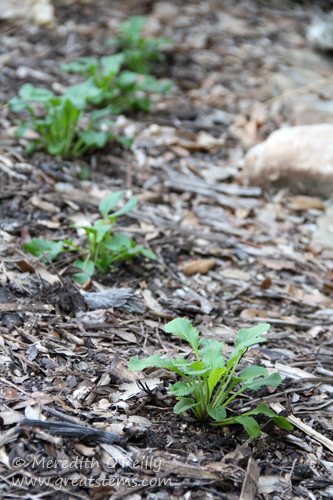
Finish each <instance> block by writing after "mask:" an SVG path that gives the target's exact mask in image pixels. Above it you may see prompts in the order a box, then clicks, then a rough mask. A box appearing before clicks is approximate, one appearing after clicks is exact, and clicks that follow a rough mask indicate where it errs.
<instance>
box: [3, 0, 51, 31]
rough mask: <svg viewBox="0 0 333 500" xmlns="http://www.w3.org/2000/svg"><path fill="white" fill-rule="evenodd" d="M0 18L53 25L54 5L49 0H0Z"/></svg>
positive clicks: (17, 21)
mask: <svg viewBox="0 0 333 500" xmlns="http://www.w3.org/2000/svg"><path fill="white" fill-rule="evenodd" d="M0 19H3V20H10V21H13V22H16V23H19V24H23V23H32V24H36V25H38V26H39V25H46V26H53V25H54V22H55V17H54V7H53V5H52V2H51V1H50V0H11V1H10V2H8V0H0Z"/></svg>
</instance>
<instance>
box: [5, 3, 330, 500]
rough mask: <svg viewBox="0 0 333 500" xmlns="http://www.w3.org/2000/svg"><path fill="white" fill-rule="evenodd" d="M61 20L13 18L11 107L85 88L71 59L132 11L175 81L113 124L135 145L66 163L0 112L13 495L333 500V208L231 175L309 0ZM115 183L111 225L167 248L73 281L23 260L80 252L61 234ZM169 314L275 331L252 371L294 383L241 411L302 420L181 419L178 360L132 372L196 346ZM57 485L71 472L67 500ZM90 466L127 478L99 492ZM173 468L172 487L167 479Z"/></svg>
mask: <svg viewBox="0 0 333 500" xmlns="http://www.w3.org/2000/svg"><path fill="white" fill-rule="evenodd" d="M55 11H56V17H57V20H58V24H57V26H55V27H53V28H51V29H46V28H32V27H29V25H25V26H23V27H22V28H20V29H19V28H17V27H15V26H14V25H11V24H10V22H8V21H7V22H6V24H5V23H3V22H2V27H3V30H2V33H1V36H0V44H1V47H2V52H3V53H4V54H6V53H9V54H11V53H12V52H11V51H13V47H14V45H15V51H14V52H13V55H12V57H11V58H10V59H8V60H4V61H3V65H4V67H3V75H2V79H3V81H2V89H1V94H2V101H3V102H7V101H8V100H9V99H10V98H12V97H14V96H15V95H16V94H17V91H18V90H19V88H20V87H21V85H22V83H24V82H23V78H29V79H31V80H29V81H31V82H32V83H33V84H34V85H36V86H40V85H41V84H43V85H44V86H45V87H47V88H49V90H52V91H58V90H57V89H60V88H61V86H65V85H67V84H68V82H73V80H72V79H73V76H72V75H69V74H66V73H63V72H62V71H61V70H60V66H61V64H67V63H69V62H72V61H73V60H75V59H76V58H77V57H80V56H83V55H86V54H88V53H89V54H92V55H96V56H98V57H100V56H101V55H106V54H107V53H108V52H107V50H108V49H107V47H106V46H105V41H106V39H108V38H111V37H114V36H115V35H116V30H115V27H116V25H117V24H119V23H120V22H123V21H124V20H126V19H127V18H128V17H129V16H130V15H132V14H133V13H135V14H144V15H146V16H147V19H148V22H147V26H146V31H147V33H148V34H149V33H151V34H154V35H157V36H166V37H168V38H170V39H171V40H172V41H173V43H174V47H173V49H170V48H168V49H167V51H166V60H165V61H162V62H161V63H159V65H158V66H157V69H156V71H157V73H158V76H162V77H167V78H171V79H172V81H173V85H174V87H173V89H172V91H171V92H169V93H168V94H166V95H165V96H160V95H158V94H156V96H154V102H153V105H152V106H151V110H150V112H149V113H147V114H143V113H140V114H138V115H131V114H129V115H127V116H126V117H125V116H121V117H118V118H117V123H116V126H117V130H118V133H119V134H123V135H125V136H126V137H129V136H130V137H133V138H134V141H133V145H132V147H131V149H130V150H124V149H122V148H121V146H119V145H117V144H112V146H111V145H110V146H106V148H105V150H103V151H98V152H97V153H94V154H92V155H91V156H84V157H82V158H80V159H78V160H75V161H70V160H66V161H59V160H57V159H56V158H54V157H50V156H48V155H46V154H44V153H41V152H38V151H36V152H35V153H34V154H33V156H31V157H26V156H25V155H24V152H23V151H24V146H25V139H24V138H22V139H20V140H19V142H18V141H17V139H16V138H15V137H14V134H13V130H12V128H11V124H12V123H11V122H12V119H13V117H12V116H11V115H10V111H9V109H8V108H7V107H6V106H3V108H2V109H1V116H0V118H1V152H0V153H1V154H0V170H1V177H0V185H1V202H0V210H1V221H0V254H1V256H2V257H1V264H0V265H1V267H0V285H1V288H0V314H1V323H0V350H1V353H0V365H1V374H0V388H1V393H0V397H1V400H0V404H1V406H0V422H1V426H2V431H1V436H0V443H1V444H0V469H1V477H2V478H3V485H2V487H1V488H2V496H3V498H13V497H17V496H19V497H24V498H28V497H29V498H31V495H34V498H39V497H42V496H43V495H44V494H45V495H47V496H48V497H51V498H60V497H61V498H68V499H72V498H73V499H74V498H78V497H79V498H96V499H97V498H103V499H104V498H105V499H106V498H111V499H116V498H124V497H126V496H127V497H129V498H135V499H138V500H139V499H140V498H150V499H155V498H156V499H158V498H176V497H180V496H181V497H184V498H187V499H190V498H193V499H196V498H206V497H207V498H208V496H207V495H209V497H210V498H226V499H230V500H233V499H236V498H239V497H240V495H241V498H244V499H245V498H246V499H247V498H249V499H253V498H260V499H265V500H266V499H273V498H274V499H283V500H284V499H286V500H287V499H290V498H310V499H313V498H330V497H331V492H332V488H333V479H332V478H333V470H332V466H331V462H332V453H333V447H332V446H333V443H332V440H333V435H332V432H333V425H332V411H333V403H332V391H333V387H332V386H333V384H332V377H333V366H332V354H333V351H332V342H333V330H332V326H331V322H332V321H331V318H332V311H333V303H332V302H333V289H332V284H331V282H332V272H333V254H332V251H331V244H330V232H329V221H330V218H329V213H330V212H329V202H325V201H322V200H320V199H317V198H311V197H306V196H291V195H289V194H288V192H287V191H280V192H278V193H268V192H265V193H263V192H262V191H261V190H260V189H259V188H254V187H245V186H242V185H241V182H240V181H241V163H242V158H243V154H244V152H245V151H246V150H247V149H248V147H250V146H251V145H253V144H256V143H258V142H261V141H262V140H263V139H265V138H266V137H267V135H268V134H269V133H270V132H272V131H273V130H275V129H276V128H278V127H280V126H281V125H284V124H285V121H284V120H285V118H284V117H283V115H282V114H280V113H279V112H276V113H274V109H273V108H268V107H266V106H265V104H263V103H262V101H263V100H264V98H263V97H262V96H263V93H264V91H263V90H261V89H262V88H263V84H264V82H265V78H266V76H267V75H268V74H269V73H270V72H272V71H276V70H279V69H281V68H282V66H283V64H284V63H283V61H282V60H281V57H280V47H281V45H283V47H284V48H285V49H286V50H290V51H292V50H294V48H295V47H298V48H299V49H300V50H302V47H303V44H304V38H303V36H302V35H300V34H299V33H302V26H303V25H304V22H307V21H308V20H310V19H311V17H312V15H313V11H312V7H311V6H306V5H302V6H301V7H298V9H294V8H291V7H290V4H287V3H284V2H282V3H280V4H279V7H278V8H275V9H269V8H268V7H263V6H262V5H259V4H257V3H256V2H246V3H240V4H237V5H232V6H231V5H230V6H228V5H227V4H226V5H225V6H224V7H223V8H222V6H221V5H220V4H218V5H213V3H211V4H210V3H208V2H202V3H196V2H193V3H192V2H187V3H186V4H182V5H181V4H176V3H166V2H161V3H156V4H154V5H153V6H150V5H149V6H148V5H145V6H143V5H136V6H134V4H133V3H132V2H130V1H127V2H122V3H118V2H116V3H112V4H111V3H109V2H103V1H102V0H101V1H100V2H97V3H96V5H95V4H94V5H92V3H89V2H88V3H86V4H85V5H84V6H82V5H81V4H75V3H71V2H67V3H66V5H64V4H62V5H61V6H60V4H59V5H58V4H56V8H55ZM259 13H260V15H259ZM16 47H18V48H16ZM221 67H222V68H223V70H222V71H221ZM24 68H28V70H29V71H28V73H27V70H24V71H23V69H24ZM37 68H38V72H37V71H35V70H36V69H37ZM27 75H28V76H27ZM44 75H47V78H45V77H44ZM240 75H241V78H240ZM87 172H88V174H89V175H88V178H86V179H84V178H83V177H84V173H87ZM122 189H123V190H127V191H126V196H127V199H129V198H130V197H131V196H132V195H133V196H135V197H136V198H137V200H138V206H137V207H136V208H135V209H134V210H132V211H131V212H130V213H128V214H127V215H126V216H125V215H124V216H122V218H119V221H117V225H116V226H115V228H114V230H115V231H116V232H120V233H124V234H126V235H127V236H128V237H129V238H132V239H134V240H135V242H136V243H137V244H142V245H144V246H145V247H146V248H149V249H150V250H151V251H153V252H154V253H155V254H156V256H157V260H156V261H149V260H147V259H145V258H144V257H143V256H140V257H137V258H136V259H133V260H131V261H126V262H123V263H120V264H117V267H116V268H114V269H110V270H109V272H107V273H106V274H104V275H103V274H100V275H97V276H94V277H93V278H92V279H91V280H90V281H89V282H87V283H86V284H85V285H84V286H85V289H81V292H82V293H80V292H79V291H78V290H77V289H76V288H75V292H74V291H73V290H74V289H73V288H72V287H74V286H75V285H73V282H72V281H71V279H70V278H69V276H71V275H73V273H74V272H77V270H76V271H75V269H72V268H71V264H72V262H73V260H72V258H71V256H70V255H69V254H66V252H64V253H62V254H61V255H60V256H59V257H58V259H56V260H55V261H54V262H53V263H52V265H51V264H50V263H49V262H46V263H42V262H40V259H39V260H38V258H33V257H32V256H31V255H29V254H27V253H26V252H24V251H23V244H24V243H26V242H28V241H30V240H31V239H32V238H41V239H45V240H54V241H60V240H64V239H70V238H72V239H73V241H74V240H75V239H77V242H78V243H79V242H80V235H77V234H76V232H75V231H74V230H73V229H71V227H70V226H71V225H73V224H86V222H84V221H88V222H89V223H93V222H94V221H95V220H96V219H97V218H98V206H99V204H100V202H101V200H102V199H103V198H104V197H105V196H106V195H108V194H110V193H112V192H115V191H119V190H122ZM326 209H328V212H327V213H328V216H327V215H325V214H324V215H323V211H324V210H326ZM325 217H326V219H325ZM325 220H328V222H327V223H325ZM81 221H83V222H81ZM318 221H319V228H320V230H321V233H319V234H318V232H316V227H317V222H318ZM316 235H317V236H316ZM323 242H324V243H323ZM320 245H322V246H323V248H324V249H323V250H321V248H320ZM318 246H319V248H318ZM75 297H76V298H77V300H76V299H75ZM179 316H180V317H186V318H189V319H190V320H191V322H192V323H193V324H194V325H195V328H197V329H198V330H199V331H200V332H201V334H202V336H203V337H206V338H209V339H212V340H217V341H219V342H225V345H224V346H223V349H224V351H223V354H226V356H227V357H228V355H230V353H231V352H232V350H233V348H234V341H235V336H236V332H237V331H238V330H239V329H240V328H249V327H252V326H253V325H254V324H258V323H261V322H262V323H270V324H271V329H270V331H269V332H268V333H267V342H266V343H265V344H257V345H255V346H253V347H252V348H250V349H249V350H248V351H247V352H246V353H245V355H244V357H243V359H242V363H243V364H242V367H241V368H242V369H244V368H245V367H246V366H248V365H250V364H256V365H260V366H262V367H264V368H266V369H267V370H268V373H269V374H271V373H273V372H276V371H278V372H279V374H280V376H281V378H282V380H283V383H282V384H281V386H279V387H276V388H271V387H262V388H261V389H260V390H259V391H256V392H253V393H251V392H250V391H247V392H245V393H243V394H242V395H241V398H240V399H238V401H237V400H235V401H234V402H235V405H234V406H233V408H232V409H233V411H237V412H238V413H245V412H247V411H251V410H252V409H253V404H254V403H255V404H256V405H259V404H265V405H267V406H269V407H271V408H272V409H274V410H275V411H276V412H277V413H279V412H282V415H284V416H285V417H286V418H287V419H290V421H291V422H292V423H293V425H294V430H293V431H291V432H289V431H285V430H281V429H279V428H278V427H275V426H274V424H272V422H268V421H267V419H264V418H262V419H261V418H260V419H258V422H259V425H260V428H261V432H262V434H261V437H260V438H256V439H255V440H248V438H247V435H246V433H244V432H243V431H242V429H241V428H240V426H239V427H238V426H229V427H222V428H221V427H211V426H209V425H206V424H198V423H197V422H196V421H195V419H194V418H193V417H192V416H191V415H190V414H189V413H187V414H183V415H182V416H179V415H175V414H174V413H173V406H174V404H175V398H174V397H173V395H172V394H171V393H170V392H169V390H168V386H169V383H170V382H172V383H176V382H177V378H176V377H175V378H173V377H172V374H171V375H170V373H168V371H167V370H165V369H164V368H158V369H154V368H149V369H146V370H145V372H144V373H141V372H131V371H130V370H129V369H128V366H127V365H128V360H129V358H130V357H133V356H138V357H139V358H140V359H142V358H145V357H147V356H151V355H153V354H158V355H160V356H161V357H170V358H171V357H179V356H187V355H188V354H189V353H190V350H189V348H188V346H187V345H186V344H185V343H182V342H180V341H177V340H175V339H174V338H172V337H171V336H170V335H169V334H167V333H165V332H164V330H163V326H164V324H165V323H167V322H168V321H171V320H173V319H175V318H176V317H179ZM236 401H237V403H236ZM17 457H19V458H20V459H23V462H21V465H20V467H19V468H18V467H17V465H15V459H16V458H17ZM92 458H94V459H95V461H93V460H92ZM47 460H48V461H50V460H51V462H50V467H47V466H46V465H45V464H46V463H47ZM17 463H18V462H16V464H17ZM134 463H138V464H139V466H138V467H136V468H135V467H134ZM38 464H39V465H38ZM70 464H75V466H74V467H72V468H70ZM85 465H86V467H85ZM46 475H47V477H48V478H50V481H49V483H47V484H48V487H47V489H46V490H45V486H43V485H42V484H41V483H38V482H36V483H35V485H34V486H29V494H28V496H27V491H26V488H23V487H22V486H20V484H19V483H16V485H15V484H14V482H13V481H12V478H17V477H18V478H22V477H45V476H46ZM59 477H65V478H67V479H68V480H67V482H63V483H62V486H61V491H60V490H57V488H56V487H55V484H56V481H57V479H59ZM91 477H93V478H94V480H95V481H97V479H100V480H101V479H104V478H107V477H112V478H115V479H122V480H123V482H122V483H121V482H120V483H119V484H118V485H117V484H116V483H114V484H112V485H110V484H107V485H103V483H102V482H101V483H100V484H99V485H98V486H97V484H98V483H97V482H95V485H94V486H91V485H90V486H89V482H88V479H89V478H91ZM163 478H165V479H170V480H171V482H169V483H165V484H163V483H161V485H160V486H158V487H157V486H156V484H157V480H160V479H163ZM251 478H252V479H251ZM75 480H76V483H75ZM134 480H135V481H134ZM145 480H149V481H150V482H149V481H148V486H147V485H146V484H147V481H146V483H145ZM153 480H154V481H155V482H154V481H153ZM251 480H252V481H254V483H255V486H257V488H255V489H257V494H256V495H257V496H256V497H255V493H254V491H255V489H254V490H253V488H252V490H251V488H249V486H248V484H249V483H251ZM80 481H82V482H81V483H80ZM126 481H127V482H126ZM22 484H23V483H22ZM57 484H59V483H57Z"/></svg>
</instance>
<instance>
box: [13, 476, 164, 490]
mask: <svg viewBox="0 0 333 500" xmlns="http://www.w3.org/2000/svg"><path fill="white" fill-rule="evenodd" d="M10 482H11V483H12V485H13V486H18V487H24V488H27V487H34V486H44V487H45V486H46V487H50V488H54V489H56V490H61V488H62V487H66V486H74V487H75V486H79V487H81V488H97V487H98V486H114V487H118V486H127V487H128V488H135V487H137V486H145V487H146V486H150V487H152V486H158V487H159V486H172V484H171V479H170V478H166V477H164V478H156V477H152V478H144V479H142V480H139V479H135V478H124V477H111V478H103V479H102V478H97V479H94V478H85V477H81V478H64V477H59V478H58V479H55V480H54V479H53V480H52V478H50V477H20V478H11V480H10Z"/></svg>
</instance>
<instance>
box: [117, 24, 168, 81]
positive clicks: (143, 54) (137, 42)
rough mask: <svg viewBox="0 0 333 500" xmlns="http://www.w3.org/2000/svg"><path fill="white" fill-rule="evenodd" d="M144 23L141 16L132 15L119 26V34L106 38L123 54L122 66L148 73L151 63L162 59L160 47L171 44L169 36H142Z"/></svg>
mask: <svg viewBox="0 0 333 500" xmlns="http://www.w3.org/2000/svg"><path fill="white" fill-rule="evenodd" d="M145 24H146V19H145V18H144V17H143V16H133V17H131V18H130V19H128V20H127V21H125V22H124V23H122V24H120V26H119V28H118V29H119V35H118V36H117V37H116V38H111V39H110V40H108V42H107V45H109V46H116V47H118V48H119V49H120V50H121V51H122V53H123V54H124V66H125V67H126V68H128V69H129V70H131V71H135V72H136V73H143V74H146V73H149V72H150V71H151V70H152V69H153V63H154V62H157V61H164V60H165V55H164V54H163V53H161V51H160V49H161V47H162V46H163V45H171V44H172V42H171V40H170V39H169V38H154V37H150V38H144V36H143V34H142V31H143V28H144V26H145Z"/></svg>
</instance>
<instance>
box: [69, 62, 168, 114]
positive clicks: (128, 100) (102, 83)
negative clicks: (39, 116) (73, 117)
mask: <svg viewBox="0 0 333 500" xmlns="http://www.w3.org/2000/svg"><path fill="white" fill-rule="evenodd" d="M125 59H126V57H125V54H123V53H120V54H115V55H112V56H105V57H101V58H100V59H97V58H95V57H80V58H79V59H77V60H76V61H73V62H72V63H69V64H64V65H62V67H61V68H62V70H63V71H66V72H70V73H78V74H80V75H82V76H83V77H84V78H88V79H89V80H92V81H93V82H94V84H95V87H96V92H95V93H92V94H91V95H90V96H88V101H89V102H90V103H91V104H94V105H96V106H106V105H107V106H108V107H107V110H106V111H107V112H108V113H111V114H113V115H118V114H120V113H123V112H125V111H128V110H134V111H139V110H142V111H148V109H149V98H148V96H147V94H148V93H151V92H155V93H165V92H167V91H168V90H169V89H170V86H171V83H170V82H160V81H159V80H157V79H156V78H154V77H153V76H151V75H139V74H138V73H134V72H133V71H128V70H121V67H122V65H123V64H124V61H125Z"/></svg>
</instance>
